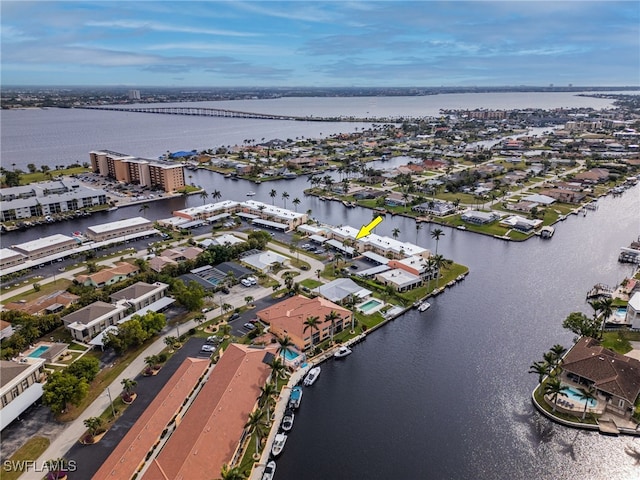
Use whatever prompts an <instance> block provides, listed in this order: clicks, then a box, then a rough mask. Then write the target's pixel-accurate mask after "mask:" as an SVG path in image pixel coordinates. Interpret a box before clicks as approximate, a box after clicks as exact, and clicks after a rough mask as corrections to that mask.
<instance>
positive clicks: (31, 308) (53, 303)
mask: <svg viewBox="0 0 640 480" xmlns="http://www.w3.org/2000/svg"><path fill="white" fill-rule="evenodd" d="M79 299H80V297H79V296H78V295H74V294H73V293H69V292H67V291H65V290H57V291H55V292H52V293H50V294H48V295H42V296H40V297H38V298H36V299H35V300H32V301H30V302H26V301H24V300H20V301H18V302H10V303H7V304H6V305H5V306H4V308H6V309H7V310H17V311H21V312H26V313H28V314H30V315H47V314H50V313H58V312H60V311H62V310H64V309H65V308H66V307H68V306H69V305H72V304H74V303H76V302H77V301H78V300H79ZM0 338H3V337H1V336H0Z"/></svg>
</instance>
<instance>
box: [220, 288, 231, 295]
mask: <svg viewBox="0 0 640 480" xmlns="http://www.w3.org/2000/svg"><path fill="white" fill-rule="evenodd" d="M220 291H221V292H222V293H224V294H227V293H229V289H228V288H227V287H222V288H221V289H220Z"/></svg>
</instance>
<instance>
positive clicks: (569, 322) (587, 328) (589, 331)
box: [562, 312, 600, 338]
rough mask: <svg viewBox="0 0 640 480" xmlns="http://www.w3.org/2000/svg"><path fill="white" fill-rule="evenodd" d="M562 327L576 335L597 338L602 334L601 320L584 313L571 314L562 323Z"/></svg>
mask: <svg viewBox="0 0 640 480" xmlns="http://www.w3.org/2000/svg"><path fill="white" fill-rule="evenodd" d="M562 326H563V327H564V328H566V329H567V330H570V331H572V332H573V333H575V334H576V335H581V336H585V337H593V338H597V337H598V335H599V333H600V320H598V319H596V318H589V317H587V316H586V315H585V314H584V313H582V312H571V313H570V314H569V315H568V316H567V318H565V319H564V322H562Z"/></svg>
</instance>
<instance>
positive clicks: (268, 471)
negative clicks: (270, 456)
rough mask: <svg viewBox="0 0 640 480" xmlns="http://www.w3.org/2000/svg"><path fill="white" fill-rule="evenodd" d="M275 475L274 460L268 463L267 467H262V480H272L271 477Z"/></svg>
mask: <svg viewBox="0 0 640 480" xmlns="http://www.w3.org/2000/svg"><path fill="white" fill-rule="evenodd" d="M275 473H276V462H275V460H271V461H269V463H267V466H266V467H264V472H263V474H262V480H273V476H274V475H275Z"/></svg>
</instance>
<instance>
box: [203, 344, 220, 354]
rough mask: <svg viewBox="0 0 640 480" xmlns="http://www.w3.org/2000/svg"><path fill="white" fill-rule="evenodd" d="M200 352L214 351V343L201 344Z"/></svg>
mask: <svg viewBox="0 0 640 480" xmlns="http://www.w3.org/2000/svg"><path fill="white" fill-rule="evenodd" d="M200 351H201V352H206V353H211V352H215V351H216V347H215V345H203V346H202V348H201V349H200Z"/></svg>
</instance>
